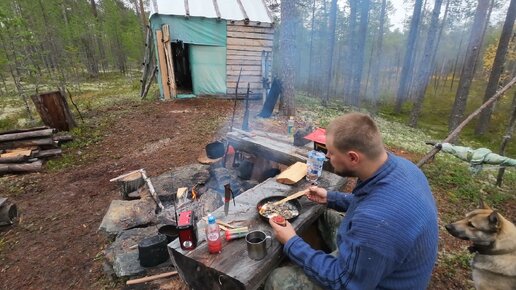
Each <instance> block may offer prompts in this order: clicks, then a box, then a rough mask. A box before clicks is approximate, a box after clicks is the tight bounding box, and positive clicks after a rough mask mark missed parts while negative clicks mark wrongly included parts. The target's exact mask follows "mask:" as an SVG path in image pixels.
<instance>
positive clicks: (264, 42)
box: [227, 37, 274, 47]
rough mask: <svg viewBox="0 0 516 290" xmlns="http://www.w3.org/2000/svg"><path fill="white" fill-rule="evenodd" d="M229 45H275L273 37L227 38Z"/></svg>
mask: <svg viewBox="0 0 516 290" xmlns="http://www.w3.org/2000/svg"><path fill="white" fill-rule="evenodd" d="M227 45H228V46H230V45H244V46H257V47H261V46H263V47H272V46H273V45H274V43H273V41H272V39H248V38H231V37H228V38H227Z"/></svg>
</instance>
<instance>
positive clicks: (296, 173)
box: [276, 162, 307, 184]
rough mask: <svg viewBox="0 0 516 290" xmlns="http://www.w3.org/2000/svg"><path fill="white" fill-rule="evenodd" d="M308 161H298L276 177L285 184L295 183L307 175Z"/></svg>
mask: <svg viewBox="0 0 516 290" xmlns="http://www.w3.org/2000/svg"><path fill="white" fill-rule="evenodd" d="M306 170H307V167H306V163H303V162H296V163H294V164H293V165H291V166H290V167H289V168H287V169H286V170H285V171H283V172H282V173H281V174H280V175H278V176H277V177H276V181H277V182H279V183H283V184H295V183H297V182H298V181H299V180H301V179H302V178H303V177H305V175H306Z"/></svg>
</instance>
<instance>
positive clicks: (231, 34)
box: [227, 30, 274, 40]
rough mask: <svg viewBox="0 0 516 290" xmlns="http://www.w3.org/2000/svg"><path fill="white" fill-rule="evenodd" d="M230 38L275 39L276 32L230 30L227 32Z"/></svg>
mask: <svg viewBox="0 0 516 290" xmlns="http://www.w3.org/2000/svg"><path fill="white" fill-rule="evenodd" d="M227 36H228V38H231V37H233V38H249V39H269V40H274V34H272V33H257V32H241V31H229V30H228V32H227Z"/></svg>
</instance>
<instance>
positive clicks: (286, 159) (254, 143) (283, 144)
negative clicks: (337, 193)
mask: <svg viewBox="0 0 516 290" xmlns="http://www.w3.org/2000/svg"><path fill="white" fill-rule="evenodd" d="M251 135H252V136H251ZM226 139H227V140H228V142H229V144H230V145H231V146H233V147H234V148H235V150H237V151H244V152H249V153H251V154H254V155H256V156H258V157H262V158H264V159H267V160H271V161H274V162H278V163H281V164H284V165H292V164H294V163H296V162H303V163H305V162H306V159H307V156H308V152H309V151H310V150H313V148H314V145H313V142H310V143H308V144H307V145H305V146H302V147H296V146H294V145H292V143H293V141H292V140H291V139H290V138H289V137H288V136H285V135H280V134H275V133H267V132H263V131H258V130H254V131H252V132H250V133H245V134H244V133H243V131H242V130H235V131H234V132H229V133H228V134H227V135H226ZM324 170H327V171H330V172H333V167H332V166H331V164H330V162H324Z"/></svg>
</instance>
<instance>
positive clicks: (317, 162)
mask: <svg viewBox="0 0 516 290" xmlns="http://www.w3.org/2000/svg"><path fill="white" fill-rule="evenodd" d="M325 160H326V157H325V156H324V153H322V152H319V151H315V150H312V151H310V152H308V158H307V159H306V165H307V172H306V180H308V181H309V182H311V183H312V184H317V179H319V177H320V176H321V174H322V170H323V165H324V161H325Z"/></svg>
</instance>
